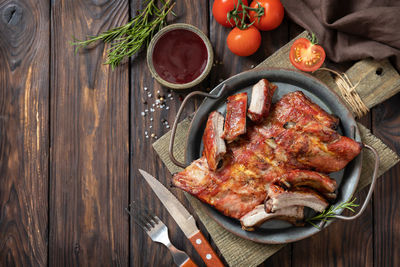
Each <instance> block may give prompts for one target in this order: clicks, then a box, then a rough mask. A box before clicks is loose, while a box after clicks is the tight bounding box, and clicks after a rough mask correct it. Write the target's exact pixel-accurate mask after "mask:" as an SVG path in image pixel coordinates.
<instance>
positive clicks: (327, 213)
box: [306, 198, 359, 229]
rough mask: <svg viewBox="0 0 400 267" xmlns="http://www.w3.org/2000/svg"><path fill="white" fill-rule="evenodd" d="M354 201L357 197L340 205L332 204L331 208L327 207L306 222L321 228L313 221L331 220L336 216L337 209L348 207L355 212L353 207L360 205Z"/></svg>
mask: <svg viewBox="0 0 400 267" xmlns="http://www.w3.org/2000/svg"><path fill="white" fill-rule="evenodd" d="M354 201H356V198H353V200H351V201H346V202H342V203H340V204H339V205H337V206H336V207H334V206H330V207H329V209H325V210H324V211H323V212H321V213H320V214H318V215H316V216H314V217H312V218H308V219H306V222H308V223H310V224H311V225H312V226H314V227H316V228H318V229H319V226H318V225H316V224H315V223H313V221H324V222H327V221H329V220H331V219H332V218H335V216H336V211H338V210H340V209H348V210H351V211H352V212H354V209H353V208H355V207H358V206H359V205H358V204H356V203H354Z"/></svg>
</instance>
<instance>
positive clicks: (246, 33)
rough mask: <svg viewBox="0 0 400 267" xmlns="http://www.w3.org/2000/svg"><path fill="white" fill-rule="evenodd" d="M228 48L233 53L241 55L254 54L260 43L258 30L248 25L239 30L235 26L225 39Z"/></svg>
mask: <svg viewBox="0 0 400 267" xmlns="http://www.w3.org/2000/svg"><path fill="white" fill-rule="evenodd" d="M226 42H227V43H228V48H229V50H231V51H232V52H233V53H234V54H236V55H238V56H242V57H246V56H250V55H252V54H254V53H255V52H256V51H257V49H258V48H259V47H260V45H261V34H260V31H259V30H258V29H257V28H256V27H254V26H250V27H249V28H247V29H244V30H241V29H239V28H237V27H235V28H234V29H233V30H232V31H231V32H230V33H229V34H228V38H227V39H226Z"/></svg>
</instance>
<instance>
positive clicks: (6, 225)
mask: <svg viewBox="0 0 400 267" xmlns="http://www.w3.org/2000/svg"><path fill="white" fill-rule="evenodd" d="M49 44H50V39H49V3H48V1H41V2H37V1H33V0H24V1H0V266H15V265H17V266H30V265H31V266H45V265H46V264H47V256H48V250H47V227H48V217H47V208H48V201H47V194H48V157H49V143H48V132H49V131H48V123H49V112H48V105H49V85H48V81H49V67H48V66H49Z"/></svg>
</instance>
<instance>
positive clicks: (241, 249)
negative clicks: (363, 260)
mask: <svg viewBox="0 0 400 267" xmlns="http://www.w3.org/2000/svg"><path fill="white" fill-rule="evenodd" d="M302 36H305V33H303V34H301V35H300V36H299V37H302ZM297 38H298V37H297ZM292 42H293V41H292ZM292 42H290V43H288V44H287V45H285V46H284V47H282V48H281V49H280V50H278V51H277V52H276V53H274V54H273V55H272V56H270V57H269V58H268V59H266V60H265V61H264V62H262V63H261V64H260V65H258V66H257V68H258V67H263V66H270V67H283V68H291V65H290V63H289V60H288V56H287V55H288V51H289V49H290V46H291V43H292ZM368 64H369V63H368ZM372 64H375V63H372ZM368 66H370V65H368ZM373 66H375V65H373ZM385 72H386V70H385ZM363 73H365V71H364V72H363ZM396 74H397V73H396ZM355 75H358V74H357V73H356V74H355ZM316 76H317V77H318V78H319V79H321V80H322V81H324V82H325V83H326V84H328V85H329V86H330V87H332V88H333V89H334V90H337V88H335V83H334V81H333V78H332V77H331V76H330V75H326V74H317V75H316ZM392 78H393V77H392ZM393 79H396V77H395V78H393ZM365 88H367V89H368V90H370V88H368V86H365ZM399 89H400V88H395V89H393V90H392V91H398V90H399ZM361 90H362V88H361ZM387 91H388V90H387ZM392 91H391V92H392ZM360 95H362V94H360ZM388 97H390V95H388V96H387V97H386V98H388ZM382 99H383V100H384V99H385V98H382ZM383 100H382V101H383ZM366 104H367V106H368V107H372V106H373V104H371V103H369V102H367V103H366ZM374 104H377V103H374ZM190 119H191V118H190V117H189V118H186V119H185V120H183V121H182V122H181V123H180V124H179V126H178V129H177V131H176V138H175V140H176V142H175V145H174V154H175V156H176V158H177V159H178V160H180V161H183V160H184V151H185V145H186V140H187V134H188V131H189V126H190ZM359 128H360V132H361V138H362V141H363V143H365V144H368V145H370V146H372V147H374V148H375V149H376V150H377V151H378V154H379V156H380V159H381V162H380V166H379V176H381V175H382V174H383V173H384V172H386V171H387V170H389V169H390V168H391V167H393V166H394V165H395V164H396V163H397V162H399V157H398V156H397V154H396V153H395V152H394V151H392V150H391V149H390V148H388V147H387V146H386V145H385V144H384V143H383V142H382V141H381V140H379V139H378V138H377V137H375V136H374V135H372V134H371V132H370V131H369V130H368V129H367V128H365V127H364V126H363V125H361V124H359ZM170 136H171V133H170V132H168V133H166V134H165V135H164V136H162V137H161V138H160V139H158V140H157V141H156V142H155V143H154V144H153V148H154V149H155V151H156V152H157V153H158V155H159V156H160V158H161V160H162V161H163V162H164V164H165V165H166V166H167V168H168V170H169V171H170V172H171V173H175V172H178V171H181V170H182V169H181V168H179V167H178V166H176V165H175V164H173V163H172V162H171V161H170V159H169V156H168V145H169V140H170ZM373 166H374V160H373V157H372V155H371V154H370V153H369V152H366V153H364V157H363V166H362V173H361V177H360V182H359V184H358V187H357V190H361V189H362V188H364V187H365V186H367V185H368V184H370V182H371V174H372V172H373ZM185 195H186V197H187V198H188V200H189V202H190V204H191V205H192V207H193V209H194V210H195V211H196V213H197V215H198V217H199V219H200V220H201V222H202V223H203V225H204V226H205V227H206V229H207V231H208V233H209V234H210V236H211V237H212V239H213V241H214V242H215V244H216V245H217V247H218V249H219V251H220V252H221V253H222V255H223V257H224V258H225V260H226V262H227V263H228V264H229V265H230V266H246V267H251V266H257V265H259V264H261V263H262V262H264V261H265V260H266V259H267V258H269V257H270V256H271V255H273V254H274V253H276V252H277V251H278V250H279V249H281V248H282V247H283V246H284V245H263V244H258V243H255V242H252V241H249V240H246V239H242V238H240V237H238V236H236V235H234V234H232V233H230V232H228V231H226V230H225V229H224V228H222V227H221V226H219V225H218V224H217V223H216V222H215V221H214V220H213V219H211V218H210V217H209V216H208V215H207V214H206V212H205V210H204V207H203V205H202V204H201V203H200V201H199V200H197V199H196V198H194V197H192V196H190V195H189V194H187V193H185Z"/></svg>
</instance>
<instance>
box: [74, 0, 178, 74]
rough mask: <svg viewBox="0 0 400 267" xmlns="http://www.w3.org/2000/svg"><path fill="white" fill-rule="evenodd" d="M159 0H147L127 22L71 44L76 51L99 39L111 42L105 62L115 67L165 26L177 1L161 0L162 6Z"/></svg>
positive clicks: (75, 40)
mask: <svg viewBox="0 0 400 267" xmlns="http://www.w3.org/2000/svg"><path fill="white" fill-rule="evenodd" d="M156 1H157V0H146V1H145V2H146V3H147V5H146V7H145V8H144V9H143V10H141V11H139V13H138V15H137V16H135V17H134V18H133V19H132V20H131V21H130V22H128V23H127V24H125V25H123V26H120V27H117V28H114V29H111V30H108V31H105V32H103V33H100V34H99V35H97V36H89V39H87V40H77V39H75V38H74V42H72V43H71V44H72V45H74V46H76V48H75V51H78V50H79V49H80V48H84V47H87V46H89V45H91V44H93V43H95V42H97V41H103V42H104V43H110V44H111V46H110V48H108V50H107V54H108V55H107V60H106V62H105V64H110V65H111V67H112V69H114V68H115V67H116V66H117V65H118V64H119V63H121V61H122V60H124V59H126V58H129V57H131V56H133V55H135V54H136V53H137V52H139V50H140V49H141V48H142V46H143V45H144V44H146V46H147V45H148V44H149V42H150V39H151V38H152V37H153V35H154V34H155V33H156V32H157V31H159V30H160V29H161V28H162V27H164V26H165V23H166V17H167V15H168V14H169V13H170V12H171V13H172V14H173V15H175V14H174V13H173V11H172V8H173V7H174V5H175V3H172V1H173V0H166V1H164V0H160V1H161V3H162V7H161V8H158V7H157V3H156Z"/></svg>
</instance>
